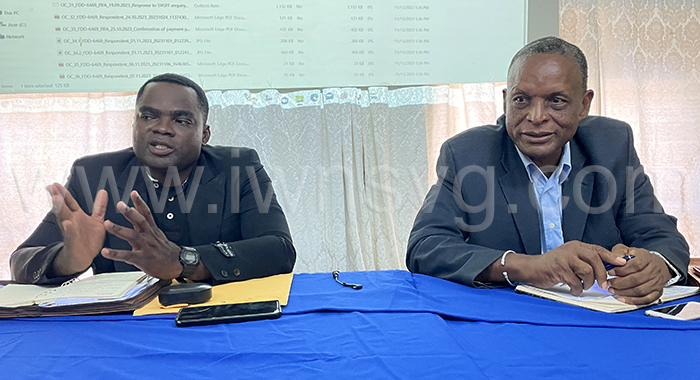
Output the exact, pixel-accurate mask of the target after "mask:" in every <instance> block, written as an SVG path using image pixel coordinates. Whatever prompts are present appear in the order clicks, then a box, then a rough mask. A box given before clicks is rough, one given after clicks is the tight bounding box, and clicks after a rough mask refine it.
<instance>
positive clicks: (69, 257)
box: [46, 183, 107, 275]
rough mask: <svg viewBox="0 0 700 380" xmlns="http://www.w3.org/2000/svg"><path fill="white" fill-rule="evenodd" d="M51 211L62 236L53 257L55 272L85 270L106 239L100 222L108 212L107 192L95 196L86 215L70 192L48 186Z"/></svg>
mask: <svg viewBox="0 0 700 380" xmlns="http://www.w3.org/2000/svg"><path fill="white" fill-rule="evenodd" d="M46 190H48V191H49V193H50V194H51V202H52V203H53V212H54V213H55V215H56V222H57V224H58V228H59V229H60V230H61V234H62V235H63V249H61V251H60V252H59V253H58V255H57V256H56V259H55V260H54V264H53V265H54V271H55V272H56V274H58V275H69V274H74V273H78V272H82V271H84V270H86V269H87V268H88V267H89V266H90V265H91V264H92V260H93V259H94V258H95V256H97V254H99V253H100V248H102V245H103V244H104V240H105V228H104V226H103V224H102V223H103V221H104V218H105V212H106V211H107V191H105V190H100V191H98V192H97V195H96V196H95V203H94V204H93V208H92V215H88V214H86V213H85V212H84V211H83V210H82V209H81V208H80V205H78V202H77V201H76V200H75V199H74V198H73V196H72V195H71V193H70V192H69V191H68V190H67V189H66V188H65V187H63V186H61V185H59V184H58V183H54V184H52V185H49V186H48V187H47V188H46Z"/></svg>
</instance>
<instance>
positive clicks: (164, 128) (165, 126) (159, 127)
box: [153, 118, 174, 135]
mask: <svg viewBox="0 0 700 380" xmlns="http://www.w3.org/2000/svg"><path fill="white" fill-rule="evenodd" d="M153 131H154V132H157V133H161V134H164V135H172V134H173V133H174V128H173V122H172V120H170V119H168V118H161V119H159V120H158V122H157V123H156V124H155V125H154V126H153Z"/></svg>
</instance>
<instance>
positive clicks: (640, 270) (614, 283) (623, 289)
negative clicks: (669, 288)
mask: <svg viewBox="0 0 700 380" xmlns="http://www.w3.org/2000/svg"><path fill="white" fill-rule="evenodd" d="M612 253H613V254H616V255H621V256H626V255H634V258H633V259H630V260H629V261H628V262H627V263H626V264H625V265H622V266H618V267H617V268H613V269H611V270H610V271H609V272H608V273H610V275H611V276H617V278H611V279H610V281H609V282H610V288H609V289H608V291H609V292H610V293H613V294H615V297H617V299H618V300H619V301H622V302H625V303H629V304H632V305H645V304H649V303H652V302H654V301H656V300H657V299H659V298H660V297H661V294H662V293H663V288H664V284H666V282H667V281H668V280H670V279H671V277H672V275H671V272H670V270H669V268H668V266H667V265H666V262H665V261H664V260H663V259H662V258H660V257H659V256H657V255H655V254H653V253H650V252H649V251H647V250H646V249H643V248H631V247H627V246H626V245H624V244H618V245H616V246H615V247H613V249H612Z"/></svg>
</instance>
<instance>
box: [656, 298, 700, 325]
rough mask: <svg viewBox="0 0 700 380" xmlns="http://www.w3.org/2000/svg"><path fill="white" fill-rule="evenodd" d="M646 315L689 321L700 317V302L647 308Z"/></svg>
mask: <svg viewBox="0 0 700 380" xmlns="http://www.w3.org/2000/svg"><path fill="white" fill-rule="evenodd" d="M645 314H646V315H651V316H652V317H661V318H668V319H678V320H681V321H690V320H693V319H700V302H694V301H690V302H686V303H679V304H678V305H673V306H665V307H660V308H658V309H652V310H647V311H646V313H645Z"/></svg>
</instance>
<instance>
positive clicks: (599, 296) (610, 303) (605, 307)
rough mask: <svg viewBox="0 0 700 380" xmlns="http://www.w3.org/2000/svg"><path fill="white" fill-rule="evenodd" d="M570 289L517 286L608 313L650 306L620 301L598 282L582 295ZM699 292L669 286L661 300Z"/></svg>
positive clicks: (678, 286)
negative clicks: (570, 291) (599, 285)
mask: <svg viewBox="0 0 700 380" xmlns="http://www.w3.org/2000/svg"><path fill="white" fill-rule="evenodd" d="M569 289H570V288H569V286H568V285H565V284H558V285H556V286H554V287H552V288H549V289H542V288H538V287H536V286H532V285H527V284H519V285H518V286H516V287H515V291H516V292H519V293H525V294H530V295H533V296H536V297H541V298H546V299H550V300H554V301H558V302H563V303H568V304H569V305H575V306H580V307H584V308H586V309H591V310H597V311H602V312H606V313H620V312H623V311H631V310H636V309H641V308H644V307H647V306H649V305H629V304H626V303H624V302H620V301H618V300H617V299H615V297H613V295H612V294H610V293H609V292H607V291H606V290H603V289H601V288H600V287H598V285H597V284H595V285H593V286H592V287H591V288H590V289H588V290H584V291H583V293H581V295H580V296H574V295H571V294H570V293H569ZM698 293H700V288H698V287H697V286H680V285H674V286H669V287H666V288H664V292H663V295H662V296H661V302H668V301H673V300H676V299H679V298H684V297H689V296H692V295H694V294H698Z"/></svg>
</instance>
